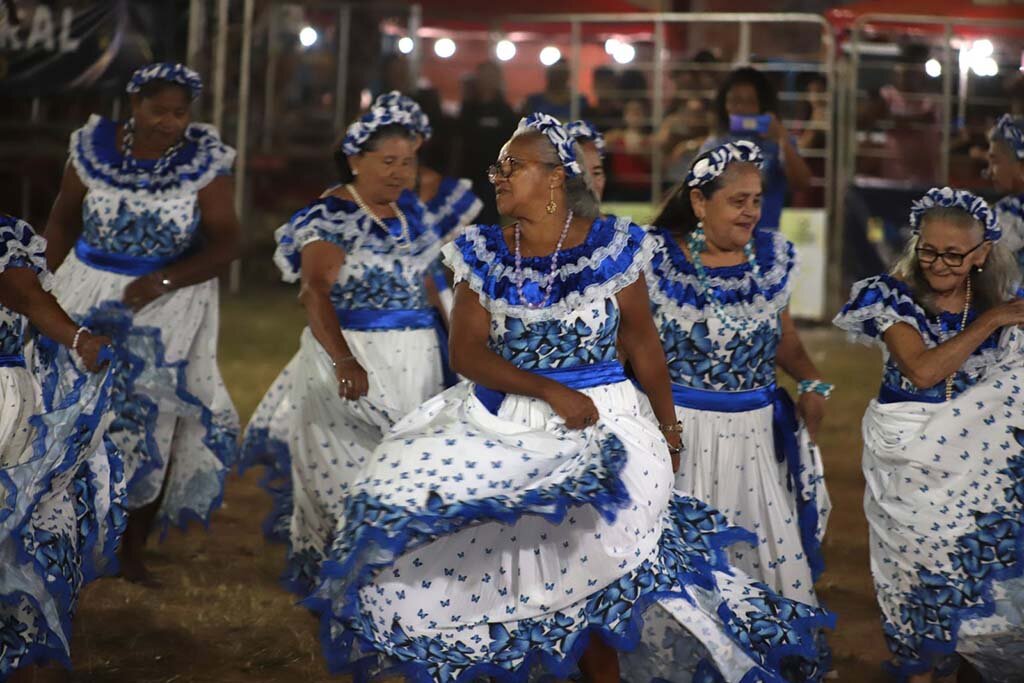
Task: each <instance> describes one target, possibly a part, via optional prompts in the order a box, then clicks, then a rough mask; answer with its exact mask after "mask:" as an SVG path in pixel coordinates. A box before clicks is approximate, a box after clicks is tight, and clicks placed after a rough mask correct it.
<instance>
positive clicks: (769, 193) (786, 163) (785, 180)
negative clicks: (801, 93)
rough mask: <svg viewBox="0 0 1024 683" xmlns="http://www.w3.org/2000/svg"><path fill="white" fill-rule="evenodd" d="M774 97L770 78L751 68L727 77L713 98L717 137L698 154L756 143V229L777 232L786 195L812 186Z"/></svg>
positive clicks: (808, 168)
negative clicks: (759, 178) (759, 160)
mask: <svg viewBox="0 0 1024 683" xmlns="http://www.w3.org/2000/svg"><path fill="white" fill-rule="evenodd" d="M778 103H779V101H778V95H777V94H776V92H775V88H774V87H773V86H772V84H771V83H770V82H769V81H768V78H767V77H766V76H765V75H764V74H763V73H761V72H760V71H758V70H757V69H754V68H753V67H743V68H741V69H736V70H735V71H733V72H731V73H730V74H729V76H728V77H727V78H726V79H725V82H724V83H723V84H722V86H721V87H720V88H719V90H718V95H717V96H716V97H715V104H714V107H715V115H716V123H717V126H718V135H717V137H715V138H711V139H709V140H708V141H707V142H705V143H704V146H703V147H702V148H701V152H702V153H703V152H705V151H707V150H709V149H713V148H715V147H717V146H719V145H721V144H724V143H726V142H730V141H734V140H751V141H753V142H755V143H757V145H758V147H760V148H761V152H762V154H763V155H764V166H763V171H762V175H763V177H764V196H763V198H762V205H761V222H760V223H758V227H761V228H766V229H769V230H778V229H779V219H780V217H781V215H782V207H783V206H784V205H785V203H786V194H787V193H788V192H790V191H801V190H806V189H807V188H809V187H810V185H811V169H810V167H809V166H808V165H807V162H806V161H805V160H804V159H803V158H802V157H801V156H800V151H799V150H798V149H797V145H796V141H795V140H794V139H793V136H792V135H790V133H789V131H787V130H786V129H785V127H784V126H783V125H782V123H781V122H780V121H779V117H778V115H777V113H776V112H777V111H778Z"/></svg>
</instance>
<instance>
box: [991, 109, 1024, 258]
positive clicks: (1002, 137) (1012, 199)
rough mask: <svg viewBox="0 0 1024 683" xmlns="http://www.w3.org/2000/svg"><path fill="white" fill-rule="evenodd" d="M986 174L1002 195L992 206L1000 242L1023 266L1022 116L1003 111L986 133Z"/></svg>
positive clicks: (1023, 140)
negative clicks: (998, 227)
mask: <svg viewBox="0 0 1024 683" xmlns="http://www.w3.org/2000/svg"><path fill="white" fill-rule="evenodd" d="M988 140H989V143H988V172H987V175H988V178H989V180H991V181H992V185H993V186H995V189H996V191H997V192H999V193H1000V194H1002V195H1003V198H1002V199H1000V200H999V201H998V202H996V204H995V206H994V207H992V208H993V210H994V211H995V212H996V218H997V219H998V220H999V226H1000V227H1001V228H1002V229H1003V245H1004V246H1005V247H1006V248H1007V249H1009V250H1010V251H1011V252H1013V254H1014V256H1015V257H1016V259H1017V263H1018V265H1021V266H1024V119H1020V120H1014V119H1013V117H1012V116H1011V115H1010V114H1004V115H1003V116H1002V117H1001V118H1000V119H999V121H998V122H996V125H995V127H994V128H993V129H992V130H991V131H990V132H989V134H988Z"/></svg>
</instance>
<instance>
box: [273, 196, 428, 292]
mask: <svg viewBox="0 0 1024 683" xmlns="http://www.w3.org/2000/svg"><path fill="white" fill-rule="evenodd" d="M398 208H399V210H400V211H401V212H402V213H403V215H404V216H405V218H406V221H407V225H408V235H406V234H404V233H403V231H402V227H401V223H400V221H399V220H398V218H387V219H384V221H383V222H384V225H385V226H387V230H384V229H382V228H381V226H380V225H378V224H377V223H376V222H375V221H373V220H372V219H371V218H370V217H369V216H368V215H366V214H365V213H363V211H362V210H361V209H360V208H359V207H358V206H357V205H356V204H355V203H354V202H351V201H348V200H344V199H339V198H338V197H335V196H333V195H329V196H327V197H323V198H321V199H318V200H317V201H315V202H313V203H312V204H310V205H309V206H307V207H306V208H304V209H301V210H300V211H298V212H297V213H296V214H295V215H294V216H292V218H291V220H290V221H289V222H288V223H287V224H286V225H284V226H282V227H281V228H279V229H278V231H277V233H276V239H277V243H278V247H277V252H276V253H275V255H274V259H275V262H276V263H277V264H278V266H279V267H280V268H281V271H282V274H283V276H284V279H285V280H286V281H289V282H290V281H295V280H297V279H298V276H299V269H300V267H301V252H302V249H303V248H304V247H305V246H306V245H308V244H309V243H311V242H314V241H319V240H322V241H325V242H329V243H330V244H333V245H335V246H337V247H339V248H341V249H342V250H343V251H344V252H345V262H344V264H343V265H342V267H341V270H340V271H339V273H338V280H337V282H336V283H335V284H334V286H333V287H332V288H331V301H332V302H333V303H334V306H335V308H338V309H349V310H394V309H423V308H428V307H429V304H428V302H427V296H426V291H425V289H424V279H425V277H426V276H427V274H428V272H429V269H430V267H431V266H432V264H433V261H434V259H435V258H436V257H437V254H438V253H439V250H440V247H441V233H440V229H441V226H440V225H434V224H429V223H426V222H425V221H424V206H423V204H422V203H421V202H420V201H419V199H418V198H417V197H416V196H415V195H414V194H413V193H412V192H410V191H405V192H403V193H402V195H401V197H399V200H398ZM407 238H408V240H409V242H408V243H407V242H406V239H407Z"/></svg>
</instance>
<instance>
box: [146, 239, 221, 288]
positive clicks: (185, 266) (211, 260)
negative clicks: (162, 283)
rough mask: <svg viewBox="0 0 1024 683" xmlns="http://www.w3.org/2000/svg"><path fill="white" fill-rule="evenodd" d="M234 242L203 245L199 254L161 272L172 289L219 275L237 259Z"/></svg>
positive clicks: (219, 241)
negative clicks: (169, 282)
mask: <svg viewBox="0 0 1024 683" xmlns="http://www.w3.org/2000/svg"><path fill="white" fill-rule="evenodd" d="M238 255H239V248H238V242H237V241H236V240H218V241H216V242H211V243H209V244H207V245H205V246H204V247H203V248H202V250H201V251H199V253H197V254H195V255H193V256H189V257H188V258H185V259H182V260H181V261H179V262H177V263H175V264H174V265H172V266H169V267H167V268H164V269H163V270H162V271H161V272H162V273H163V275H164V277H165V278H166V279H168V280H170V281H171V286H172V287H175V288H177V287H188V286H190V285H196V284H199V283H200V282H206V281H207V280H210V279H212V278H215V277H217V276H219V275H221V274H222V273H223V272H224V271H225V269H226V268H227V267H228V265H229V264H230V263H231V262H232V261H234V260H235V259H236V258H238Z"/></svg>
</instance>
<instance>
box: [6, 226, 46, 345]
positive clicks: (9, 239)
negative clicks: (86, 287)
mask: <svg viewBox="0 0 1024 683" xmlns="http://www.w3.org/2000/svg"><path fill="white" fill-rule="evenodd" d="M10 268H27V269H29V270H31V271H32V272H34V273H35V274H36V277H37V278H39V281H40V283H41V284H42V286H43V288H44V289H49V287H50V279H51V277H50V272H49V270H47V268H46V240H45V239H43V238H42V237H41V236H39V235H37V234H36V233H35V231H34V230H33V229H32V226H30V225H29V224H28V223H26V222H25V221H22V220H19V219H17V218H15V217H13V216H8V215H6V214H3V213H0V273H2V272H4V271H5V270H8V269H10ZM24 329H25V318H24V317H23V316H21V315H20V314H18V313H15V312H14V311H12V310H10V309H7V308H4V307H3V306H0V356H5V355H19V354H21V347H22V343H23V335H24Z"/></svg>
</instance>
